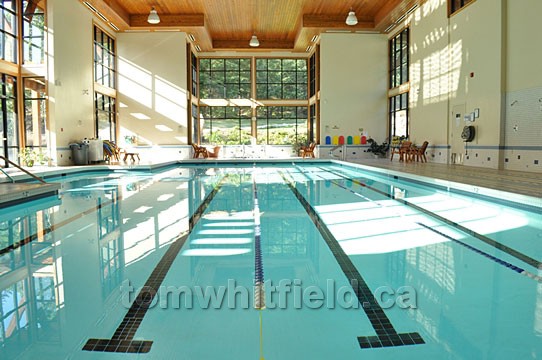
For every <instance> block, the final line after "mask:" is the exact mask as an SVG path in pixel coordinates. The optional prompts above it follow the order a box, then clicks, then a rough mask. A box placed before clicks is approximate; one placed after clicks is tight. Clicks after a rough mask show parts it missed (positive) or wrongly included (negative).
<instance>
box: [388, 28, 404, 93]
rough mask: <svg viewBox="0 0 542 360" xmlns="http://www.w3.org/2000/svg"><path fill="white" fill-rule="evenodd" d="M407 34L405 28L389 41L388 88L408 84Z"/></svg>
mask: <svg viewBox="0 0 542 360" xmlns="http://www.w3.org/2000/svg"><path fill="white" fill-rule="evenodd" d="M408 33H409V30H408V28H406V29H405V30H403V31H401V32H400V33H399V34H398V35H396V36H395V37H394V38H393V39H391V40H390V88H395V87H397V86H400V85H401V84H404V83H406V82H408V63H409V56H408V50H409V49H408Z"/></svg>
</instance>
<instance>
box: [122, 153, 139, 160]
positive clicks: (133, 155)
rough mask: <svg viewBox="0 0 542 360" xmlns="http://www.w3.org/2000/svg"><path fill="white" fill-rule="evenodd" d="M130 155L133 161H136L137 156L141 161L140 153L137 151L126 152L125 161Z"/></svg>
mask: <svg viewBox="0 0 542 360" xmlns="http://www.w3.org/2000/svg"><path fill="white" fill-rule="evenodd" d="M128 156H129V157H130V160H131V161H134V162H135V161H136V160H135V158H136V157H137V161H139V160H140V159H139V153H135V152H125V153H124V159H123V161H126V160H127V159H128Z"/></svg>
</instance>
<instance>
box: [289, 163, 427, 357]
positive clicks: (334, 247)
mask: <svg viewBox="0 0 542 360" xmlns="http://www.w3.org/2000/svg"><path fill="white" fill-rule="evenodd" d="M280 175H281V176H282V178H283V179H284V181H285V182H286V184H287V185H288V186H289V187H290V189H291V190H292V192H293V193H294V194H295V196H296V197H297V199H298V200H299V202H300V203H301V204H302V205H303V207H304V208H305V211H306V212H307V214H308V215H309V217H310V218H311V220H312V222H313V223H314V225H315V226H316V228H317V229H318V231H319V232H320V234H321V235H322V237H323V238H324V240H325V242H326V244H327V246H328V247H329V249H330V250H331V252H332V254H333V256H334V257H335V259H336V260H337V262H338V263H339V266H340V267H341V270H342V271H343V273H344V275H345V276H346V277H347V279H348V281H349V283H350V284H351V285H352V289H353V290H354V293H355V294H356V297H357V298H358V301H359V303H360V305H361V307H362V308H363V311H365V314H366V315H367V317H368V318H369V322H370V323H371V325H372V326H373V329H374V331H375V332H376V335H375V336H358V342H359V346H360V347H361V348H362V349H367V348H381V347H391V346H402V345H415V344H425V341H424V340H423V339H422V337H421V335H420V334H418V333H417V332H411V333H402V334H399V333H397V331H396V330H395V328H394V327H393V324H392V323H391V321H390V319H389V318H388V316H387V315H386V313H385V312H384V310H382V308H381V307H380V304H378V301H377V300H376V299H375V298H374V296H373V293H372V292H371V289H369V286H368V285H367V283H366V282H365V280H364V279H363V277H362V276H361V274H360V273H359V271H358V269H356V267H355V266H354V264H353V263H352V261H351V260H350V258H349V257H348V255H346V253H345V252H344V250H343V249H342V247H341V245H340V244H339V242H338V241H337V239H335V237H334V236H333V234H332V233H331V231H329V229H328V227H327V226H326V224H325V223H324V222H323V221H322V219H321V218H320V216H319V215H318V213H317V212H316V211H315V210H314V208H313V207H312V206H311V204H309V202H308V201H307V200H306V199H305V198H304V197H303V195H302V194H301V193H300V192H299V190H297V189H296V187H295V185H294V184H292V183H291V182H290V181H289V180H288V179H287V178H286V177H285V176H284V174H283V173H280Z"/></svg>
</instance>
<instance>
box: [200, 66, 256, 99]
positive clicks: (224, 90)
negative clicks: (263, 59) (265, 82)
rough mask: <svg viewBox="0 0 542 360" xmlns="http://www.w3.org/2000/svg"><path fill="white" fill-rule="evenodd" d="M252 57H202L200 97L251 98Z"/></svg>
mask: <svg viewBox="0 0 542 360" xmlns="http://www.w3.org/2000/svg"><path fill="white" fill-rule="evenodd" d="M250 67H251V66H250V59H237V58H231V59H201V60H200V62H199V86H200V95H199V97H200V99H248V98H250V86H251V82H250Z"/></svg>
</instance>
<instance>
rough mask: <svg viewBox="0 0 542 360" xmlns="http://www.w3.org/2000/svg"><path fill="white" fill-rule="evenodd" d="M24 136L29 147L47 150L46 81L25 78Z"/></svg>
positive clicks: (40, 78)
mask: <svg viewBox="0 0 542 360" xmlns="http://www.w3.org/2000/svg"><path fill="white" fill-rule="evenodd" d="M23 84H24V136H25V144H26V146H27V147H35V148H40V147H42V148H44V150H46V149H47V143H48V141H47V111H46V106H47V105H46V104H47V97H46V93H45V79H44V78H42V77H39V78H24V80H23Z"/></svg>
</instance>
